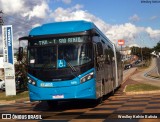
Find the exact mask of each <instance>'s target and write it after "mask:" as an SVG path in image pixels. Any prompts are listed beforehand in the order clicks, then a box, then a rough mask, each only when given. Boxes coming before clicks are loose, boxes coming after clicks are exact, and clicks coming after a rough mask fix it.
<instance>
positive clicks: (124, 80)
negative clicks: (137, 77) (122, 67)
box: [122, 68, 137, 84]
mask: <svg viewBox="0 0 160 122" xmlns="http://www.w3.org/2000/svg"><path fill="white" fill-rule="evenodd" d="M136 71H137V68H135V70H134V71H133V72H132V73H131V74H130V75H129V76H128V77H126V78H125V79H123V82H122V84H123V83H125V82H126V81H127V80H128V79H129V78H130V77H131V76H132V75H133V74H134V73H135V72H136Z"/></svg>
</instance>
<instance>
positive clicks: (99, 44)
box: [97, 42, 103, 56]
mask: <svg viewBox="0 0 160 122" xmlns="http://www.w3.org/2000/svg"><path fill="white" fill-rule="evenodd" d="M97 52H98V56H101V55H103V46H102V43H101V42H98V43H97Z"/></svg>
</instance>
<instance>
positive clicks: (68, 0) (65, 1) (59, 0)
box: [55, 0, 72, 4]
mask: <svg viewBox="0 0 160 122" xmlns="http://www.w3.org/2000/svg"><path fill="white" fill-rule="evenodd" d="M55 1H57V2H63V3H65V4H70V3H71V2H72V0H55Z"/></svg>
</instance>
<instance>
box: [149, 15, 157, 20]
mask: <svg viewBox="0 0 160 122" xmlns="http://www.w3.org/2000/svg"><path fill="white" fill-rule="evenodd" d="M157 18H158V16H152V17H151V18H150V20H156V19H157Z"/></svg>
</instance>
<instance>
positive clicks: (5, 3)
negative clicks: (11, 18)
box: [0, 0, 25, 14]
mask: <svg viewBox="0 0 160 122" xmlns="http://www.w3.org/2000/svg"><path fill="white" fill-rule="evenodd" d="M0 8H1V9H2V10H3V12H4V13H8V14H14V13H17V12H19V11H23V10H24V8H25V7H24V1H23V0H1V1H0Z"/></svg>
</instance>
